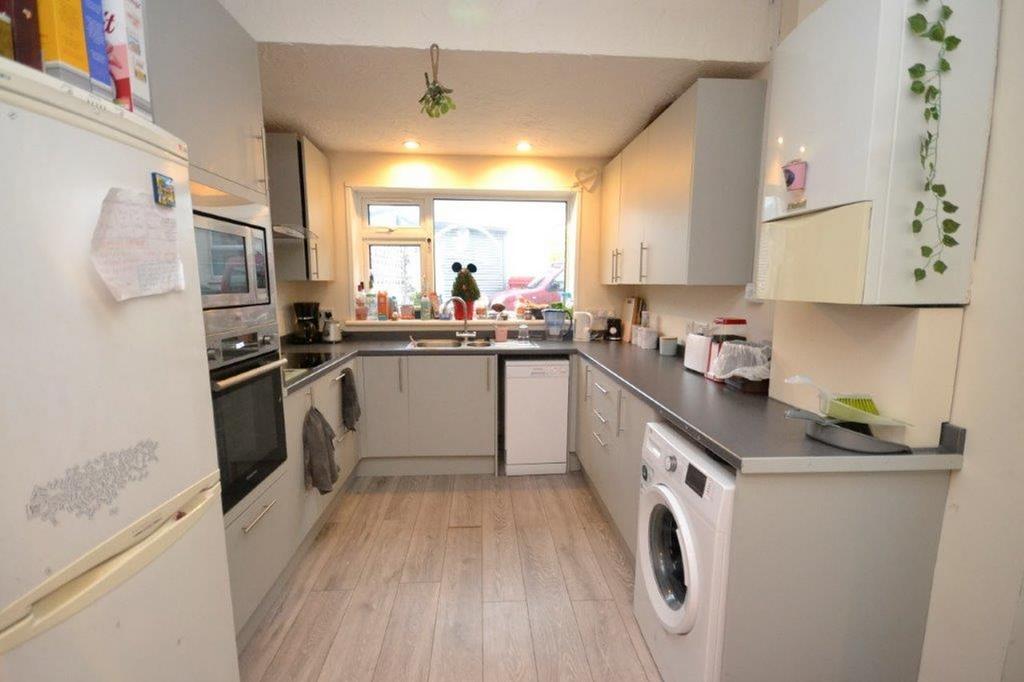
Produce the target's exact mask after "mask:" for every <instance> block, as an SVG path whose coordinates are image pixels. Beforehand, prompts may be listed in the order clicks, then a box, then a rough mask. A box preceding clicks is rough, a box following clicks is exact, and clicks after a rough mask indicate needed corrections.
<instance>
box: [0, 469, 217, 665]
mask: <svg viewBox="0 0 1024 682" xmlns="http://www.w3.org/2000/svg"><path fill="white" fill-rule="evenodd" d="M219 501H220V483H219V482H216V483H214V484H213V485H211V486H209V487H207V488H204V489H203V490H201V491H200V492H199V494H198V495H195V496H193V497H192V498H191V499H190V500H189V501H188V502H187V503H186V504H184V505H183V506H181V507H180V508H179V509H178V510H177V511H176V513H173V514H170V515H169V516H168V517H167V518H166V520H165V521H164V522H163V523H161V524H160V525H159V527H158V528H157V529H156V530H154V531H153V532H151V533H150V534H149V535H146V536H145V537H144V538H143V539H142V540H140V541H138V542H137V543H135V544H134V545H132V546H130V547H128V548H127V549H125V550H124V551H122V552H119V553H117V554H115V555H114V556H112V557H110V558H109V559H107V560H106V561H102V562H100V563H99V564H96V565H94V566H90V567H88V568H86V569H85V570H84V571H82V572H81V573H77V574H75V573H72V574H71V575H69V576H67V578H66V579H65V580H63V581H60V582H59V583H58V584H56V585H53V586H52V587H50V586H48V585H46V584H45V583H44V584H43V585H41V586H40V588H39V592H41V594H38V595H35V594H29V595H27V597H28V599H30V600H31V601H30V603H29V604H28V605H27V609H25V610H26V613H25V615H23V616H22V617H21V618H20V619H18V620H17V621H15V622H13V623H11V624H10V625H9V626H8V627H6V628H4V629H2V630H0V654H3V653H6V652H8V651H10V650H11V649H13V648H14V647H16V646H18V645H20V644H22V643H24V642H26V641H28V640H30V639H32V638H33V637H36V636H37V635H40V634H42V633H43V632H46V631H47V630H49V629H50V628H52V627H54V626H55V625H59V624H60V623H62V622H64V621H65V620H67V619H68V618H70V617H71V616H73V615H75V614H76V613H78V612H79V611H81V610H82V609H84V608H86V607H87V606H89V605H90V604H92V603H93V602H94V601H96V600H97V599H99V598H100V597H102V596H103V595H105V594H107V593H108V592H110V591H111V590H113V589H114V588H116V587H117V586H118V585H120V584H121V583H123V582H124V581H126V580H128V579H129V578H131V577H132V576H133V575H135V574H136V573H138V572H139V571H141V570H142V569H143V568H145V567H146V566H147V565H149V564H150V563H152V561H153V560H154V559H156V558H157V557H158V556H160V555H161V554H163V552H164V551H165V550H167V549H168V548H170V547H171V546H172V545H173V544H174V543H175V542H177V541H178V540H179V539H181V537H182V536H184V535H185V533H187V532H188V531H189V530H190V529H191V528H192V527H193V526H194V525H195V524H196V522H197V521H199V519H200V518H202V516H203V514H204V513H206V512H207V511H208V510H209V509H210V508H211V507H213V506H216V503H218V502H219ZM69 568H74V567H73V566H72V567H69ZM61 573H62V574H63V573H65V572H64V571H62V572H61ZM55 577H57V578H59V577H62V576H61V575H58V576H55ZM48 587H50V589H47V588H48ZM18 606H20V605H19V604H17V603H15V604H12V605H11V606H10V607H9V608H17V607H18ZM6 611H7V609H6V608H5V609H4V610H3V611H0V616H4V615H7V614H6V613H5V612H6Z"/></svg>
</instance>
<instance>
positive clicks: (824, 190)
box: [756, 0, 999, 305]
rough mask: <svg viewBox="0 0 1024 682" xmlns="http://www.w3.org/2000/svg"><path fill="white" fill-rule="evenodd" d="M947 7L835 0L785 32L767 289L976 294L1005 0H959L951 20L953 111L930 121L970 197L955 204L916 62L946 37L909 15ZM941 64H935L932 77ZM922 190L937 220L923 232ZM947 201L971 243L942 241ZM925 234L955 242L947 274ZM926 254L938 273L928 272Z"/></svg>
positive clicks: (946, 102)
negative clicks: (930, 33) (919, 276)
mask: <svg viewBox="0 0 1024 682" xmlns="http://www.w3.org/2000/svg"><path fill="white" fill-rule="evenodd" d="M938 11H939V10H938V7H937V6H936V7H932V6H929V5H925V4H923V3H920V2H916V1H914V0H830V1H829V2H827V3H825V4H824V5H822V6H821V7H819V8H818V9H817V10H815V11H814V12H813V13H812V14H811V15H810V16H808V17H807V18H806V19H805V20H804V21H803V22H801V23H800V25H799V26H797V28H796V29H794V30H793V32H792V33H790V34H789V36H787V37H786V39H785V40H783V41H782V42H781V43H780V44H779V46H778V48H777V49H776V51H775V54H774V56H773V57H772V80H771V94H770V96H769V98H768V101H769V106H768V116H767V138H768V153H767V154H766V156H765V164H764V197H763V212H762V221H764V225H763V226H762V228H761V229H762V236H761V249H760V252H759V254H758V273H757V279H756V283H757V291H758V296H759V297H761V298H770V299H776V300H795V301H812V302H824V303H854V304H871V305H879V304H880V305H941V304H964V303H967V302H968V301H969V300H970V295H969V294H970V281H971V265H972V261H973V258H974V244H975V238H976V235H977V224H978V216H979V210H980V206H981V193H982V184H983V180H984V175H985V162H986V154H987V150H988V138H989V127H990V122H991V113H992V97H993V87H994V85H993V84H994V77H995V68H996V43H997V39H998V25H999V2H997V1H996V0H972V2H963V3H958V4H957V5H956V7H955V12H954V15H953V16H952V17H951V18H950V20H949V24H948V30H949V32H950V33H951V34H955V35H956V36H957V37H959V38H960V39H961V42H960V44H959V46H957V47H956V49H955V50H950V51H949V53H948V55H947V57H946V58H947V59H948V61H949V63H950V65H951V70H950V71H949V72H948V73H945V74H943V75H942V78H941V86H942V94H941V124H932V125H931V128H932V130H934V129H935V128H936V127H937V126H938V128H939V141H938V145H939V146H940V147H941V153H939V154H938V157H937V159H936V160H935V163H936V179H935V182H936V183H937V184H939V185H942V186H943V187H944V188H945V193H946V195H945V197H944V199H945V200H948V201H950V202H952V203H954V204H956V205H957V206H958V207H959V208H958V210H957V211H956V213H955V215H954V214H946V213H944V212H943V211H942V210H941V201H939V198H938V197H936V196H934V195H932V194H931V193H930V192H926V191H925V190H924V183H925V177H924V171H923V169H922V168H921V165H920V158H919V153H920V144H921V137H922V136H923V135H925V133H926V129H927V128H928V125H929V124H928V121H926V120H925V118H924V109H925V103H924V100H923V98H922V97H919V96H917V95H914V94H912V93H911V90H910V87H911V82H912V80H913V79H912V78H911V77H910V74H909V72H908V69H909V67H911V65H913V64H916V63H921V64H924V65H925V66H926V68H928V69H934V68H936V67H937V63H938V49H939V45H938V44H937V43H935V42H933V41H931V40H928V39H925V38H920V37H917V36H915V35H914V34H913V33H912V32H911V31H910V30H909V29H908V27H907V17H908V16H910V15H912V14H914V13H917V12H923V13H924V14H925V15H926V16H928V17H930V18H934V17H935V16H936V15H937V14H938ZM933 77H934V73H928V74H926V80H927V81H928V83H929V85H930V84H932V83H933V81H932V79H933ZM935 82H939V81H935ZM793 159H802V160H803V161H806V162H807V164H808V170H807V182H806V188H805V189H804V190H802V191H789V190H787V187H786V185H785V181H784V177H783V173H782V165H783V164H786V163H787V162H789V161H791V160H793ZM918 201H922V202H923V203H924V205H925V208H926V210H925V212H924V213H923V215H922V219H923V221H924V223H925V224H924V226H923V227H922V229H921V231H920V232H919V233H917V234H915V233H914V232H913V230H912V227H911V221H912V220H914V218H915V206H916V204H917V202H918ZM857 203H863V204H864V206H866V207H867V209H868V210H867V212H866V213H865V216H866V217H865V218H864V219H862V220H860V221H859V223H858V224H848V225H845V226H844V227H843V229H838V228H837V227H836V225H837V224H838V223H839V222H840V221H846V220H847V217H844V216H841V215H837V214H836V213H835V211H838V210H840V208H839V207H844V206H849V205H852V204H857ZM934 209H939V220H940V221H941V220H944V219H947V218H948V219H951V220H954V219H955V220H956V221H957V222H958V223H960V225H959V228H958V229H956V236H955V240H956V241H957V242H959V246H955V247H952V246H950V247H945V246H944V245H943V241H942V239H943V235H944V232H943V231H942V229H941V227H940V225H941V223H939V222H935V221H932V220H931V215H932V211H933V210H934ZM792 216H798V218H794V217H792ZM851 234H853V239H855V242H854V243H853V244H852V245H851ZM946 236H949V235H946ZM921 247H929V248H933V249H935V251H939V250H942V253H941V257H940V260H941V261H942V262H943V263H944V264H945V265H946V266H947V269H946V270H945V272H944V274H939V273H938V272H936V271H935V270H934V258H933V260H932V262H931V263H930V262H929V260H928V258H926V257H924V256H923V254H922V253H921ZM916 268H921V269H924V270H925V272H926V273H927V275H926V276H925V278H924V279H923V280H921V281H916V279H915V273H914V271H915V269H916ZM940 269H941V266H940Z"/></svg>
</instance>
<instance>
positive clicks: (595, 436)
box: [591, 431, 608, 448]
mask: <svg viewBox="0 0 1024 682" xmlns="http://www.w3.org/2000/svg"><path fill="white" fill-rule="evenodd" d="M591 433H592V434H594V438H596V439H597V442H598V443H600V444H601V447H602V448H606V447H608V443H605V442H604V441H603V440H601V436H599V435H597V431H591Z"/></svg>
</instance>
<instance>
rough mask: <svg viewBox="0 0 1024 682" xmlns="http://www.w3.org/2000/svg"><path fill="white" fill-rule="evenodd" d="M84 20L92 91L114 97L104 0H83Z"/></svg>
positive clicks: (106, 97) (105, 96) (103, 96)
mask: <svg viewBox="0 0 1024 682" xmlns="http://www.w3.org/2000/svg"><path fill="white" fill-rule="evenodd" d="M81 2H82V22H83V25H84V27H85V50H86V55H87V57H88V58H89V79H90V80H91V81H92V92H93V94H94V95H98V96H100V97H102V98H103V99H108V100H109V99H113V98H114V86H113V82H112V81H111V79H110V64H109V62H108V61H107V38H106V34H105V33H104V26H103V0H81Z"/></svg>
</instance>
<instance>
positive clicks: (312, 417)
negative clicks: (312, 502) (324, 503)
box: [302, 407, 338, 495]
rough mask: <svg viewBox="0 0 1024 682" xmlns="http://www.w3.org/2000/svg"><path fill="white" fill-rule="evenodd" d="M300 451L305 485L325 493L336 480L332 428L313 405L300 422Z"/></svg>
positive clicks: (331, 488)
mask: <svg viewBox="0 0 1024 682" xmlns="http://www.w3.org/2000/svg"><path fill="white" fill-rule="evenodd" d="M302 452H303V455H304V459H305V463H306V486H307V487H313V488H316V489H317V490H319V491H320V494H321V495H326V494H327V493H329V492H331V490H333V489H334V484H335V483H336V482H337V480H338V463H337V462H336V461H335V460H334V429H332V428H331V425H330V424H329V423H328V422H327V419H325V418H324V416H323V415H322V414H321V413H320V410H318V409H316V408H315V407H311V408H309V412H307V413H306V419H305V421H304V422H303V424H302Z"/></svg>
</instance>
